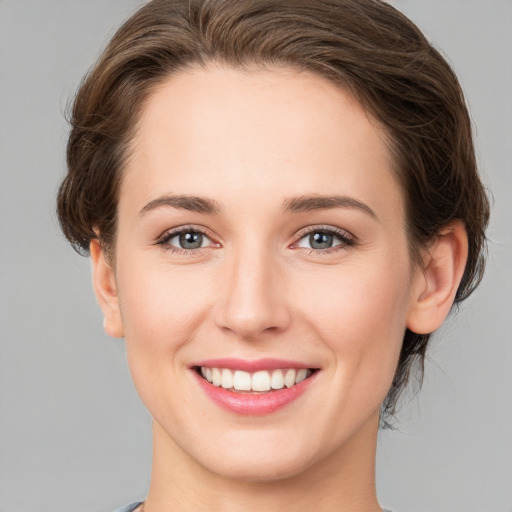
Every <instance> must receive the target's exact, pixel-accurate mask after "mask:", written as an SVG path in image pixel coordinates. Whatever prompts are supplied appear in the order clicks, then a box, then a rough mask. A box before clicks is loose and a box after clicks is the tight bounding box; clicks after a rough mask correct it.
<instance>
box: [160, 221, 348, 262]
mask: <svg viewBox="0 0 512 512" xmlns="http://www.w3.org/2000/svg"><path fill="white" fill-rule="evenodd" d="M185 233H195V234H200V235H202V236H204V237H206V238H207V239H208V240H210V242H211V245H208V246H206V247H198V248H194V249H184V248H182V247H176V246H174V245H170V244H169V242H170V240H172V239H173V238H175V237H177V236H179V235H181V234H185ZM314 233H320V234H324V235H329V236H332V237H334V238H337V239H338V240H339V241H340V243H339V244H337V245H335V246H333V247H329V248H326V249H314V248H309V249H308V248H304V247H302V249H306V250H307V251H308V253H309V254H322V255H323V254H331V253H332V252H337V251H340V250H345V249H347V248H348V247H353V246H355V245H356V240H355V239H354V237H353V236H352V235H349V234H348V233H347V232H346V231H344V230H341V229H338V228H334V227H332V226H311V227H308V228H305V229H303V230H302V231H300V232H299V233H298V240H297V241H296V242H294V243H293V244H292V245H291V246H290V247H291V248H293V249H297V248H299V249H300V248H301V247H300V246H299V245H298V244H299V243H300V242H301V241H302V240H303V239H305V238H306V237H308V236H310V235H312V234H314ZM155 245H160V246H162V247H163V249H164V250H165V251H166V252H167V251H170V252H172V253H173V254H180V255H185V256H197V255H200V254H201V253H202V250H203V249H205V248H207V247H212V246H213V247H215V246H217V247H219V246H220V244H219V243H218V242H215V241H214V237H213V234H212V233H211V232H210V231H209V230H206V229H204V228H198V227H194V226H183V227H181V228H177V229H174V230H172V231H168V232H166V233H164V235H163V236H162V237H160V238H159V239H158V240H157V242H156V244H155Z"/></svg>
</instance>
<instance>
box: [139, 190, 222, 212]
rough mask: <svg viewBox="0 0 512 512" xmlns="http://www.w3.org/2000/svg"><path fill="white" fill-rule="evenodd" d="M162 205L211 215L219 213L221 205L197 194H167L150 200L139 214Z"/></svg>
mask: <svg viewBox="0 0 512 512" xmlns="http://www.w3.org/2000/svg"><path fill="white" fill-rule="evenodd" d="M162 206H170V207H171V208H178V209H182V210H190V211H192V212H198V213H206V214H209V215H217V214H218V213H220V206H219V204H218V203H217V201H214V200H213V199H207V198H205V197H197V196H183V195H180V196H173V195H166V196H162V197H158V198H157V199H154V200H153V201H150V202H149V203H148V204H147V205H146V206H144V208H142V210H141V211H140V212H139V215H140V216H141V217H142V216H143V215H145V214H146V213H148V212H150V211H152V210H155V209H157V208H161V207H162Z"/></svg>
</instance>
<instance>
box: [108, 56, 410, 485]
mask: <svg viewBox="0 0 512 512" xmlns="http://www.w3.org/2000/svg"><path fill="white" fill-rule="evenodd" d="M391 167H392V164H391V161H390V156H389V154H388V151H387V149H386V145H385V143H384V140H383V134H382V131H381V129H380V128H379V127H378V125H377V123H376V122H375V121H372V119H371V118H370V117H369V116H368V115H367V114H366V113H365V112H364V110H363V109H362V107H361V106H360V105H359V104H358V103H357V102H356V101H355V100H354V99H353V98H352V97H351V96H350V95H349V94H348V93H346V92H344V91H343V90H341V89H339V88H337V87H335V86H334V85H333V84H331V83H329V82H327V81H325V80H324V79H322V78H321V77H318V76H316V75H314V74H311V73H308V72H297V71H295V70H292V69H286V68H276V69H272V68H271V69H266V70H263V69H256V68H255V69H252V70H249V71H239V70H233V69H229V68H221V67H215V66H210V67H209V68H202V69H195V70H191V71H187V72H181V73H180V74H177V75H175V76H173V77H172V78H171V79H169V80H168V81H167V82H166V83H164V84H163V85H161V86H160V87H159V88H158V89H157V90H156V91H155V92H154V93H153V95H152V96H151V97H150V98H149V101H148V102H147V104H146V105H145V108H144V110H143V113H142V117H141V120H140V125H139V129H138V132H137V134H136V136H135V139H134V144H133V153H132V155H131V158H130V160H129V163H128V165H127V168H126V169H125V174H124V179H123V181H122V186H121V190H120V199H119V209H118V214H119V223H118V238H117V245H116V254H115V262H116V264H115V271H113V274H112V279H113V282H114V283H115V284H114V287H115V294H116V296H117V299H118V301H119V302H118V305H116V304H115V305H114V306H112V308H113V309H112V311H113V312H111V313H110V314H109V315H107V319H106V327H107V331H109V332H111V333H113V334H115V335H124V336H125V338H126V347H127V353H128V359H129V365H130V369H131V372H132V375H133V379H134V382H135V386H136V388H137V390H138V392H139V394H140V396H141V398H142V400H143V402H144V403H145V405H146V406H147V408H148V409H149V411H150V413H151V414H152V416H153V418H154V420H155V422H156V425H157V426H158V430H159V432H160V434H159V436H160V442H161V443H166V444H167V446H168V447H172V450H174V451H175V452H176V453H180V454H181V456H184V457H187V458H188V459H189V460H190V461H191V462H192V463H193V464H198V465H199V466H202V467H203V468H206V469H207V470H209V471H212V472H214V473H216V474H220V475H224V476H237V477H239V478H248V479H260V480H268V479H275V478H282V477H285V476H292V475H296V474H299V473H301V472H303V471H305V470H307V469H308V468H311V467H313V466H315V465H316V464H319V463H321V462H322V461H326V460H338V459H339V460H342V459H343V457H346V456H347V453H348V452H349V451H350V450H352V451H353V449H354V446H356V445H357V446H365V445H368V444H370V445H372V443H373V442H374V437H375V435H376V428H377V422H378V411H379V407H380V404H381V402H382V400H383V399H384V398H385V396H386V394H387V391H388V389H389V387H390V385H391V382H392V378H393V374H394V371H395V368H396V365H397V361H398V355H399V351H400V347H401V343H402V338H403V334H404V330H405V328H406V325H407V319H408V314H409V311H410V309H411V302H412V300H411V296H412V289H413V281H414V275H415V274H414V272H413V269H412V265H411V261H410V258H409V253H408V248H407V247H408V246H407V236H406V232H405V229H404V213H403V201H402V196H401V190H400V188H399V186H398V184H397V183H396V181H395V179H394V178H393V174H392V170H391ZM117 308H119V309H117ZM303 379H304V380H303ZM235 388H236V389H235Z"/></svg>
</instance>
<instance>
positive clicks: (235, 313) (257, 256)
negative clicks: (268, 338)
mask: <svg viewBox="0 0 512 512" xmlns="http://www.w3.org/2000/svg"><path fill="white" fill-rule="evenodd" d="M249 252H251V251H244V252H243V253H240V252H239V253H238V254H236V255H234V256H233V258H230V259H229V261H226V265H225V267H224V272H223V275H222V284H221V286H222V288H223V289H222V291H221V293H220V296H221V297H222V298H221V300H220V301H219V302H217V313H216V321H217V325H218V326H219V327H220V328H221V329H223V330H226V331H229V332H232V333H235V334H236V335H237V336H238V337H240V338H242V339H244V340H255V339H257V338H259V337H261V336H262V335H264V334H268V333H271V332H273V333H278V332H282V331H284V330H286V329H287V328H288V326H289V324H290V319H291V315H290V309H289V307H288V297H287V294H286V286H285V281H286V279H285V272H283V269H281V268H280V267H279V265H278V262H277V261H276V258H275V257H273V256H272V255H271V254H269V253H268V251H265V250H264V249H263V250H259V251H258V252H257V253H256V252H255V251H252V253H251V254H248V253H249Z"/></svg>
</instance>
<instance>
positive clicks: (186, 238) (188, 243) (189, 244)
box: [180, 232, 203, 249]
mask: <svg viewBox="0 0 512 512" xmlns="http://www.w3.org/2000/svg"><path fill="white" fill-rule="evenodd" d="M202 244H203V235H202V234H201V233H191V232H188V233H181V235H180V245H181V247H182V248H183V249H198V248H199V247H201V245H202Z"/></svg>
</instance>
